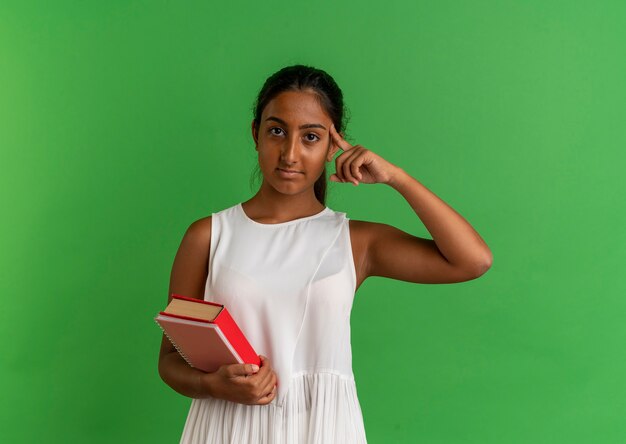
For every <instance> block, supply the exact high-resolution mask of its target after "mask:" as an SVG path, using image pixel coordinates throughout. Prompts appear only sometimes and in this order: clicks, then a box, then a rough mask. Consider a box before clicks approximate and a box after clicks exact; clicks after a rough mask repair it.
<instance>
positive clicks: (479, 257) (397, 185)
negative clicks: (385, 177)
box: [361, 168, 493, 283]
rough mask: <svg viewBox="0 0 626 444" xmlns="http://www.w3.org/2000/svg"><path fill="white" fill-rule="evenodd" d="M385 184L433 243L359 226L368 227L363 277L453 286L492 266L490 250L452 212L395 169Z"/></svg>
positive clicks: (377, 227)
mask: <svg viewBox="0 0 626 444" xmlns="http://www.w3.org/2000/svg"><path fill="white" fill-rule="evenodd" d="M388 184H389V185H390V186H391V187H393V188H394V189H395V190H397V191H398V192H399V193H400V194H402V196H403V197H404V198H405V199H406V200H407V202H408V203H409V205H411V207H412V208H413V210H414V211H415V214H416V215H417V216H418V217H419V218H420V219H421V221H422V222H423V223H424V225H425V226H426V228H427V229H428V231H429V232H430V234H431V235H432V237H433V239H424V238H420V237H417V236H413V235H411V234H408V233H406V232H404V231H402V230H399V229H398V228H395V227H393V226H390V225H386V224H378V223H370V222H361V223H362V224H364V225H367V230H366V231H367V233H368V235H367V239H368V242H367V245H368V247H367V260H366V263H367V265H366V270H367V272H366V274H367V275H368V276H384V277H390V278H393V279H398V280H403V281H408V282H416V283H452V282H462V281H467V280H471V279H475V278H477V277H479V276H481V275H482V274H484V273H485V272H486V271H487V270H488V269H489V268H490V267H491V263H492V261H493V256H492V253H491V250H490V249H489V248H488V247H487V244H486V243H485V242H484V241H483V239H482V238H481V237H480V235H479V234H478V233H477V232H476V231H475V230H474V228H473V227H472V226H471V225H470V224H469V223H468V222H467V221H466V220H465V219H464V218H463V217H462V216H461V215H460V214H459V213H457V212H456V211H455V210H454V209H453V208H451V207H450V206H449V205H448V204H446V203H445V202H444V201H443V200H441V199H440V198H439V197H437V196H436V195H435V194H434V193H432V192H431V191H430V190H428V189H427V188H426V187H425V186H424V185H422V184H421V183H420V182H418V181H417V180H416V179H414V178H413V177H411V176H410V175H408V174H407V173H406V172H405V171H404V170H402V169H400V168H398V170H397V174H395V175H394V176H393V178H392V179H391V180H390V181H389V183H388Z"/></svg>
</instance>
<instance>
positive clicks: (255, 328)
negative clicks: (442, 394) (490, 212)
mask: <svg viewBox="0 0 626 444" xmlns="http://www.w3.org/2000/svg"><path fill="white" fill-rule="evenodd" d="M343 117H344V108H343V97H342V93H341V90H340V89H339V87H338V86H337V84H336V83H335V81H334V80H333V79H332V77H330V76H329V75H328V74H327V73H326V72H324V71H322V70H319V69H315V68H312V67H308V66H302V65H295V66H289V67H286V68H283V69H281V70H280V71H278V72H276V73H275V74H273V75H272V76H270V77H269V78H268V79H267V80H266V82H265V84H264V85H263V88H262V89H261V91H260V93H259V96H258V98H257V101H256V106H255V113H254V119H253V121H252V125H251V130H252V137H253V139H254V143H255V146H256V151H257V153H258V160H259V166H260V170H261V172H262V175H263V182H262V184H261V186H260V188H259V190H258V192H257V193H256V194H255V195H254V196H253V197H252V198H250V199H249V200H247V201H245V202H242V203H238V204H236V205H234V206H231V207H229V208H226V209H224V210H222V211H220V212H217V213H213V214H212V215H211V216H209V217H205V218H203V219H199V220H197V221H195V222H193V223H192V224H191V225H190V226H189V228H188V229H187V231H186V233H185V235H184V237H183V239H182V242H181V245H180V248H179V249H178V252H177V254H176V257H175V259H174V264H173V267H172V273H171V278H170V279H171V280H170V287H169V294H170V295H171V294H172V293H178V294H182V295H187V296H190V297H195V298H198V299H205V300H210V301H215V302H218V303H221V304H225V305H226V307H227V308H228V310H229V311H230V312H231V314H232V316H233V318H234V319H235V320H236V322H237V323H238V324H239V326H240V327H241V329H242V331H243V332H244V333H245V335H246V336H247V338H248V339H249V341H250V343H251V345H252V346H253V347H254V349H255V350H257V352H258V353H260V358H261V366H260V367H257V366H255V365H250V364H233V365H224V366H222V367H221V368H220V369H219V370H217V371H216V372H214V373H205V372H202V371H200V370H197V369H195V368H192V367H190V366H189V365H188V364H187V363H186V362H185V361H184V360H183V358H182V357H181V356H180V355H179V354H178V353H177V352H176V350H175V348H174V347H173V346H172V345H171V343H170V342H169V341H168V340H167V339H166V337H165V336H163V339H162V344H161V351H160V356H159V374H160V376H161V378H162V379H163V381H165V383H166V384H168V385H169V386H170V387H172V388H173V389H174V390H176V391H177V392H178V393H181V394H182V395H185V396H188V397H190V398H193V399H192V401H191V407H190V410H189V413H188V416H187V420H186V423H185V427H184V430H183V432H182V437H181V441H180V442H181V443H225V442H228V443H285V444H297V443H319V444H331V443H341V444H348V443H364V442H366V437H365V428H364V425H363V418H362V414H361V408H360V405H359V401H358V398H357V392H356V386H355V381H354V376H353V373H352V355H351V347H350V311H351V309H352V302H353V297H354V293H355V292H356V290H357V289H358V288H359V286H360V285H361V284H362V283H363V281H364V280H365V279H366V278H367V277H368V276H384V277H388V278H391V279H398V280H402V281H408V282H418V283H450V282H461V281H467V280H470V279H475V278H477V277H478V276H480V275H482V274H483V273H485V271H487V270H488V269H489V267H490V266H491V261H492V255H491V251H490V250H489V248H488V247H487V245H486V244H485V242H484V241H483V240H482V239H481V237H480V236H479V235H478V233H477V232H476V231H475V230H474V229H473V228H472V227H471V225H470V224H469V223H468V222H467V221H466V220H465V219H464V218H463V217H462V216H460V215H459V214H458V213H457V212H456V211H454V210H453V209H452V208H451V207H450V206H448V205H447V204H446V203H445V202H443V201H442V200H441V199H439V198H438V197H437V196H435V194H433V193H432V192H431V191H429V190H428V189H427V188H426V187H424V185H422V184H421V183H420V182H418V181H417V180H416V179H414V178H413V177H411V176H410V175H409V174H408V173H406V172H405V171H404V170H403V169H402V168H400V167H399V166H397V165H393V164H391V163H390V162H388V161H387V160H385V159H383V158H382V157H381V156H380V155H378V154H376V153H374V152H373V151H370V150H369V149H367V148H365V147H363V146H361V145H351V144H350V143H348V142H347V141H346V140H345V139H344V138H343V135H342V130H343V125H344V123H343ZM337 153H339V155H338V156H337V158H336V159H335V160H334V164H335V173H334V174H332V175H331V176H330V180H332V181H335V182H340V183H346V184H350V183H351V184H353V186H357V185H358V184H359V183H366V184H382V185H386V186H390V187H392V188H393V189H395V190H396V191H398V192H399V193H400V194H401V195H402V196H403V197H404V198H405V199H406V201H407V202H408V204H409V205H410V206H411V207H412V208H413V210H414V211H415V214H416V215H417V216H418V217H419V219H420V220H421V221H422V222H423V223H424V225H425V226H426V228H427V229H428V231H429V232H430V234H431V235H432V237H433V239H432V240H431V239H423V238H419V237H415V236H412V235H410V234H408V233H406V232H404V231H401V230H399V229H397V228H394V227H393V226H390V225H386V224H380V223H375V222H366V221H358V220H350V219H349V218H348V217H347V216H346V213H343V212H337V211H334V210H332V209H330V208H328V207H327V206H326V205H325V196H326V164H327V163H328V162H332V161H333V157H334V156H335V154H337ZM363 192H366V190H364V191H363ZM170 300H171V296H170V297H168V303H169V301H170Z"/></svg>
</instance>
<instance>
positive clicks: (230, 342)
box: [154, 294, 261, 372]
mask: <svg viewBox="0 0 626 444" xmlns="http://www.w3.org/2000/svg"><path fill="white" fill-rule="evenodd" d="M154 320H155V321H156V323H157V324H158V325H159V327H161V330H162V331H163V333H165V336H166V337H167V338H168V339H169V341H170V342H171V343H172V345H174V347H175V348H176V350H178V353H180V355H181V356H182V357H183V359H185V361H187V363H188V364H189V365H191V366H192V367H195V368H197V369H199V370H202V371H205V372H214V371H216V370H217V369H218V368H219V367H220V366H221V365H224V364H244V363H245V364H256V365H259V366H260V365H261V360H260V358H259V356H258V355H257V353H256V352H255V351H254V349H253V348H252V345H250V343H249V342H248V339H247V338H246V337H245V335H244V334H243V332H242V331H241V329H240V328H239V326H238V325H237V323H236V322H235V320H234V319H233V318H232V316H231V315H230V313H229V312H228V310H227V309H226V307H224V305H221V304H217V303H214V302H209V301H203V300H201V299H195V298H190V297H187V296H182V295H179V294H172V300H171V301H170V303H169V304H168V305H167V307H166V309H165V310H163V311H161V312H159V314H158V315H157V316H156V317H155V318H154Z"/></svg>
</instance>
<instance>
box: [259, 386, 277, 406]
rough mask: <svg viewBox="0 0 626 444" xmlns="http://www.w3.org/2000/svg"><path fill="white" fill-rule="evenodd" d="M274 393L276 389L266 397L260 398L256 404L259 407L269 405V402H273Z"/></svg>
mask: <svg viewBox="0 0 626 444" xmlns="http://www.w3.org/2000/svg"><path fill="white" fill-rule="evenodd" d="M276 393H277V390H276V388H274V389H273V390H272V391H271V392H269V393H268V394H267V395H266V396H264V397H262V398H261V399H259V401H258V402H257V404H260V405H265V404H269V403H270V402H272V401H273V400H274V398H275V397H276Z"/></svg>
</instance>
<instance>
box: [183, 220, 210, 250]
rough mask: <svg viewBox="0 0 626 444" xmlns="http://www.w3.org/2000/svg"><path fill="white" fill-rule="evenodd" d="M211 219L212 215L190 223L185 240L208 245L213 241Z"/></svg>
mask: <svg viewBox="0 0 626 444" xmlns="http://www.w3.org/2000/svg"><path fill="white" fill-rule="evenodd" d="M211 220H212V217H211V216H206V217H203V218H201V219H198V220H195V221H193V222H192V223H191V224H189V226H188V227H187V230H186V231H185V235H184V238H183V242H185V241H186V242H187V243H190V244H193V245H196V246H205V245H207V244H208V243H209V242H210V241H211V225H212V222H211Z"/></svg>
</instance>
